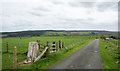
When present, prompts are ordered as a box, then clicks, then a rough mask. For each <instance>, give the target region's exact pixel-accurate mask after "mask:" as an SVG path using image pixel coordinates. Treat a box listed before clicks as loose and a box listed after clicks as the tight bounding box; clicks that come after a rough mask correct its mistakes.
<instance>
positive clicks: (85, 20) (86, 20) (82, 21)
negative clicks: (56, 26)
mask: <svg viewBox="0 0 120 71" xmlns="http://www.w3.org/2000/svg"><path fill="white" fill-rule="evenodd" d="M63 21H65V22H73V23H84V24H85V23H86V24H88V23H87V22H90V21H94V19H93V18H87V19H63Z"/></svg>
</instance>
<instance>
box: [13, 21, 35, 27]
mask: <svg viewBox="0 0 120 71" xmlns="http://www.w3.org/2000/svg"><path fill="white" fill-rule="evenodd" d="M14 23H15V25H13V26H34V25H33V23H32V22H30V21H26V20H19V21H16V22H14Z"/></svg>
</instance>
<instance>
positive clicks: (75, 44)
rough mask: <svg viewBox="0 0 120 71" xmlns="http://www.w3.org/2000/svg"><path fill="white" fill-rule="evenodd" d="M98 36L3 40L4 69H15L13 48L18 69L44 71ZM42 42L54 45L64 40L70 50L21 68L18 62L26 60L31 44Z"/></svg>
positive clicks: (13, 38) (52, 54)
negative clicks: (42, 70)
mask: <svg viewBox="0 0 120 71" xmlns="http://www.w3.org/2000/svg"><path fill="white" fill-rule="evenodd" d="M95 38H96V36H54V37H53V36H51V37H47V36H40V37H20V38H19V37H12V38H3V39H2V63H3V64H2V68H3V69H13V47H14V46H16V47H17V68H18V69H42V68H46V67H48V66H50V65H52V64H54V63H56V62H57V61H59V60H61V59H63V58H64V57H66V56H67V55H69V54H71V53H72V52H74V51H76V50H77V49H79V48H80V47H82V46H84V45H86V44H87V43H89V42H90V41H92V40H94V39H95ZM36 40H40V42H41V43H43V44H46V42H47V41H49V42H50V43H52V42H53V41H55V42H58V41H59V40H62V41H63V42H64V44H65V47H67V48H68V49H65V50H61V51H59V52H57V53H51V54H50V56H49V57H47V58H42V59H40V60H38V61H37V62H35V63H34V64H32V65H30V66H19V64H18V62H20V61H22V60H24V59H26V55H24V53H25V52H26V51H27V50H28V44H29V42H34V41H36ZM7 42H8V53H6V43H7ZM19 42H20V47H21V53H20V54H19V50H18V47H19Z"/></svg>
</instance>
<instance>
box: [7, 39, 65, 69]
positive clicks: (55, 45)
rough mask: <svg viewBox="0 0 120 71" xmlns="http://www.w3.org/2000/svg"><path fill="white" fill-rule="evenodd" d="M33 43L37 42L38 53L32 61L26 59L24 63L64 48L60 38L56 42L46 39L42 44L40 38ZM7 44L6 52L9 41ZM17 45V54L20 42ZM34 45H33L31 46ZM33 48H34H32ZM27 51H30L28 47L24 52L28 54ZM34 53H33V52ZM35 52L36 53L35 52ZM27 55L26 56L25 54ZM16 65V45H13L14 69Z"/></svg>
mask: <svg viewBox="0 0 120 71" xmlns="http://www.w3.org/2000/svg"><path fill="white" fill-rule="evenodd" d="M35 43H37V45H38V48H39V55H38V56H37V57H36V58H35V59H34V60H33V61H30V62H28V60H26V61H25V64H26V63H31V62H36V61H37V60H39V59H40V58H41V57H42V56H44V57H48V56H49V55H50V53H56V52H58V51H60V50H61V49H63V48H65V45H64V42H62V40H59V41H58V42H55V41H54V42H52V43H51V44H50V42H49V41H47V42H46V44H42V43H41V42H40V40H37V41H36V42H35ZM6 45H7V46H6V47H7V48H6V52H7V53H8V52H9V50H8V49H9V48H8V45H9V43H8V42H7V44H6ZM18 47H19V54H20V53H21V45H20V42H19V43H18ZM29 47H31V46H30V45H29ZM33 47H34V46H33ZM34 49H35V48H34ZM28 52H30V51H29V49H28V51H27V52H26V54H28ZM31 54H33V53H31ZM34 54H35V53H34ZM36 54H37V53H36ZM27 57H28V56H27ZM27 59H28V58H27ZM23 64H24V62H23ZM16 65H17V48H16V46H15V47H14V69H16V68H17V67H16Z"/></svg>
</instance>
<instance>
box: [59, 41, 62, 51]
mask: <svg viewBox="0 0 120 71" xmlns="http://www.w3.org/2000/svg"><path fill="white" fill-rule="evenodd" d="M59 49H62V47H61V40H59Z"/></svg>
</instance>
